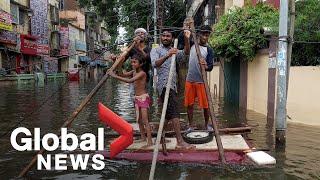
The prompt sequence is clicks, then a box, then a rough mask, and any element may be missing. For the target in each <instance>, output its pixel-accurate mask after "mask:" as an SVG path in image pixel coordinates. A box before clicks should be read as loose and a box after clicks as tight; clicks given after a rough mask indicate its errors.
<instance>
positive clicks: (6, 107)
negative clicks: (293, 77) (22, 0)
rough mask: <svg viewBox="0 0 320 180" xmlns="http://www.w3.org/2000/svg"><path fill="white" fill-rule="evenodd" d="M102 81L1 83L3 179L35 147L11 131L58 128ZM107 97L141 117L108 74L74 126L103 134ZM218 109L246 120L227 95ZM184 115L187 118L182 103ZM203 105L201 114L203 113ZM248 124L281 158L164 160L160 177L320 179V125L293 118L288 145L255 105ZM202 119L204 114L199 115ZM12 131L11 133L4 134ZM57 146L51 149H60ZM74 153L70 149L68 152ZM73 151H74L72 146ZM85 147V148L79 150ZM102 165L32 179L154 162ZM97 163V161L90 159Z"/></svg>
mask: <svg viewBox="0 0 320 180" xmlns="http://www.w3.org/2000/svg"><path fill="white" fill-rule="evenodd" d="M95 84H96V82H82V83H78V82H69V83H64V82H63V81H54V82H48V83H47V84H45V85H44V86H37V85H34V84H20V85H0V135H1V137H0V143H1V146H0V179H12V178H15V177H17V176H18V174H19V172H20V171H21V170H22V169H23V167H25V166H26V165H27V163H28V162H29V161H30V160H31V159H32V156H33V155H34V154H35V152H34V151H30V152H19V151H17V150H15V149H14V148H13V147H12V145H11V143H10V134H11V132H12V130H13V129H15V128H17V127H26V128H28V129H33V128H34V127H40V128H41V134H46V133H49V132H52V133H56V132H57V130H58V129H59V128H60V127H61V125H62V124H63V122H64V121H65V120H66V118H67V117H69V116H70V114H71V113H72V112H73V111H74V110H75V108H76V107H77V106H78V105H79V104H80V103H81V101H82V100H83V99H84V98H85V97H86V95H87V94H89V92H90V91H91V89H92V88H93V87H94V86H95ZM152 95H153V97H154V99H153V106H152V108H151V112H150V117H151V118H152V121H159V116H158V115H157V112H159V109H158V107H157V104H156V102H157V100H156V95H155V93H153V94H152ZM98 102H102V103H103V104H105V105H106V106H108V107H109V108H110V109H112V110H113V111H114V112H116V113H117V114H119V115H120V116H122V117H123V118H124V119H126V120H127V121H129V122H133V121H135V113H134V109H133V103H132V101H131V97H130V93H129V87H128V85H127V84H122V83H118V82H116V81H113V80H110V79H109V80H108V81H107V83H106V84H105V85H104V86H103V87H102V88H101V89H100V90H99V92H98V93H97V94H96V96H95V97H94V98H93V99H92V101H91V102H90V103H89V104H88V105H87V107H86V108H85V109H84V110H83V111H82V112H81V113H80V114H79V116H78V117H77V118H76V120H75V121H74V122H73V124H72V126H71V127H70V128H69V129H68V130H69V131H70V132H73V133H75V134H77V135H81V134H83V133H85V132H91V133H94V134H97V128H98V127H104V125H103V124H102V123H101V122H100V121H99V120H98V116H97V114H98V111H97V104H98ZM215 112H216V114H217V117H218V119H219V124H220V125H221V126H224V127H232V126H236V125H239V124H241V123H243V121H241V122H240V121H239V118H238V117H237V116H236V115H235V109H234V108H232V107H230V106H226V105H224V102H223V99H215ZM181 118H183V119H186V117H185V110H184V109H182V115H181ZM201 118H202V116H201V112H200V111H197V113H196V119H201ZM245 122H246V123H247V124H248V125H250V126H253V127H254V128H253V130H252V132H251V133H250V134H247V138H248V140H249V141H250V142H251V143H252V145H253V146H254V147H256V148H257V149H263V150H265V151H266V152H267V153H269V154H270V155H272V156H274V157H275V158H276V159H277V164H276V165H275V166H271V167H256V166H244V165H241V166H240V165H239V166H236V165H232V166H231V167H230V168H231V169H232V170H233V172H230V171H226V170H225V169H224V168H222V167H221V166H219V165H215V166H213V165H205V164H166V163H158V164H157V168H156V174H155V179H166V180H169V179H197V180H198V179H320V168H319V167H320V138H319V137H320V127H319V126H318V127H317V126H306V125H301V124H292V123H289V124H288V129H287V143H286V147H285V149H281V150H278V149H276V148H275V142H274V127H272V126H271V127H270V126H268V125H267V120H266V116H264V115H262V114H259V113H256V112H252V111H249V112H248V114H247V120H246V121H245ZM198 123H199V124H201V120H199V121H198ZM4 134H6V135H4ZM54 153H57V152H51V153H50V154H54ZM64 153H68V152H64ZM69 153H70V152H69ZM79 153H83V152H81V150H80V149H79V150H78V151H77V154H79ZM104 162H105V164H106V167H105V168H104V169H103V170H101V171H96V170H94V169H92V168H91V166H88V167H89V168H88V169H87V170H84V171H73V170H71V169H72V168H71V166H70V163H69V166H70V167H68V170H66V171H44V170H42V171H37V170H36V169H35V168H33V169H32V170H31V171H30V172H29V173H28V175H27V177H28V178H30V179H147V178H148V176H149V171H150V166H151V165H150V164H149V163H138V162H130V161H114V160H104ZM90 163H92V162H90Z"/></svg>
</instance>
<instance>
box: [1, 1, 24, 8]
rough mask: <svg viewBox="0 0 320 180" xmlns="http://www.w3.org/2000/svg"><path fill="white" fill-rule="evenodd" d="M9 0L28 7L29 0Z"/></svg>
mask: <svg viewBox="0 0 320 180" xmlns="http://www.w3.org/2000/svg"><path fill="white" fill-rule="evenodd" d="M2 1H3V0H2ZM11 1H13V2H15V3H18V4H21V5H22V6H25V7H29V1H30V0H11Z"/></svg>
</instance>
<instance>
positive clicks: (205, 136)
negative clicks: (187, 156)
mask: <svg viewBox="0 0 320 180" xmlns="http://www.w3.org/2000/svg"><path fill="white" fill-rule="evenodd" d="M182 137H183V139H184V141H185V142H187V143H189V144H205V143H208V142H210V141H212V139H213V133H212V132H208V131H191V132H185V133H183V134H182Z"/></svg>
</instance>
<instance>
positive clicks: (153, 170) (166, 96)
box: [149, 39, 178, 180]
mask: <svg viewBox="0 0 320 180" xmlns="http://www.w3.org/2000/svg"><path fill="white" fill-rule="evenodd" d="M177 46H178V39H175V40H174V46H173V47H174V48H177ZM175 66H176V55H175V54H174V55H172V58H171V65H170V71H169V77H168V82H167V86H166V93H165V96H164V103H163V107H162V114H161V119H160V124H159V129H158V134H157V139H156V144H155V147H154V150H153V158H152V164H151V170H150V175H149V180H153V178H154V172H155V169H156V164H157V157H158V153H159V144H160V139H161V136H162V130H163V125H164V121H165V116H166V111H167V106H168V99H169V92H170V89H171V82H172V76H173V72H174V71H175Z"/></svg>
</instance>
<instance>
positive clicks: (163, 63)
mask: <svg viewBox="0 0 320 180" xmlns="http://www.w3.org/2000/svg"><path fill="white" fill-rule="evenodd" d="M190 35H191V32H190V31H188V30H185V31H184V39H185V41H184V42H186V43H185V44H184V50H178V49H177V48H173V47H171V46H172V43H173V33H172V31H171V30H168V29H165V30H163V31H162V35H161V37H160V40H161V45H160V46H159V47H157V48H153V49H152V50H151V52H150V57H151V64H152V66H153V67H154V68H156V69H157V72H158V82H157V91H158V94H159V95H160V100H161V102H162V103H163V102H164V97H165V92H166V84H167V82H168V77H169V71H170V65H171V60H172V55H174V54H176V60H177V61H181V60H183V59H184V55H185V54H186V55H188V54H189V52H190V43H189V39H190ZM177 98H178V97H177V72H176V71H175V70H174V71H173V76H172V84H171V89H170V93H169V99H168V106H167V111H166V116H165V118H166V120H170V121H171V122H172V124H173V128H174V131H175V133H176V138H177V147H176V149H195V146H192V145H190V144H188V143H186V142H185V141H184V140H183V138H182V136H181V129H180V128H181V127H180V120H179V115H180V113H179V111H178V99H177ZM166 123H167V122H166Z"/></svg>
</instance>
